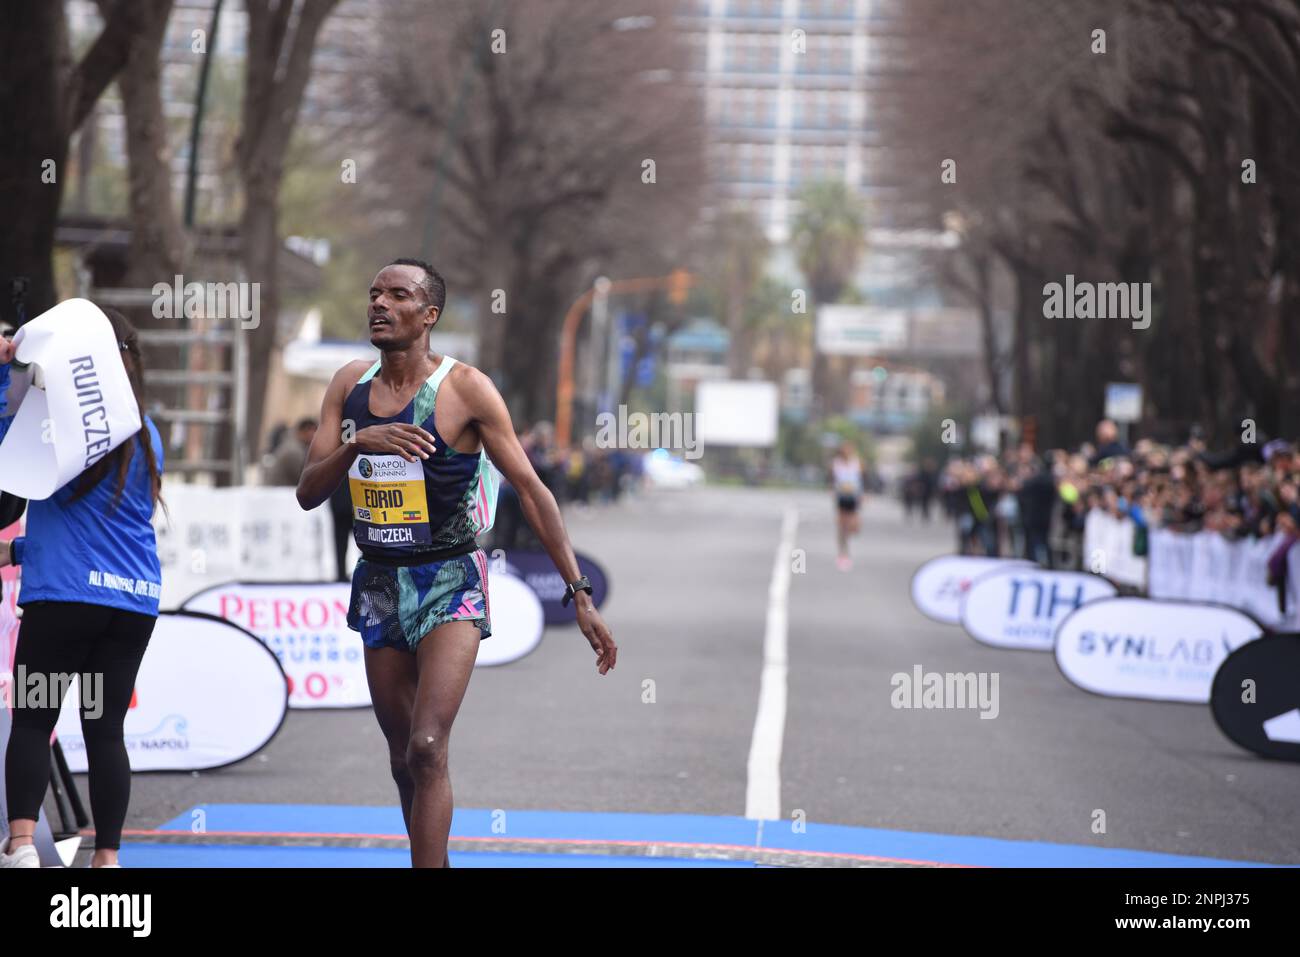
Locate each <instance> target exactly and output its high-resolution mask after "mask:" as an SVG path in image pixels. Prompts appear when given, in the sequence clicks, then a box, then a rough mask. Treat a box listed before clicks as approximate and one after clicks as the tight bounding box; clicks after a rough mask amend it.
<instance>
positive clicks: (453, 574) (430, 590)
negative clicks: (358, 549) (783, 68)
mask: <svg viewBox="0 0 1300 957" xmlns="http://www.w3.org/2000/svg"><path fill="white" fill-rule="evenodd" d="M487 577H488V576H487V556H486V555H484V554H483V550H482V549H481V548H480V549H477V550H476V551H473V552H469V553H468V554H465V555H457V556H455V557H454V558H447V559H444V560H442V561H437V562H430V563H429V564H427V565H407V566H393V565H380V564H378V563H377V562H368V561H366V560H365V559H364V558H363V559H361V560H360V561H359V562H357V567H356V570H355V571H354V572H353V573H352V599H351V601H350V602H349V604H348V627H349V628H351V629H352V630H353V631H359V632H361V641H362V642H363V643H364V644H365V646H366V647H367V648H397V649H400V650H402V651H409V652H412V653H414V652H415V650H416V648H417V647H419V644H420V639H421V638H423V637H424V636H425V635H427V634H428V633H429V632H430V631H432V630H433V629H434V628H436V627H437V626H438V625H442V624H445V623H446V622H449V621H462V620H465V621H473V622H475V623H476V624H477V625H478V630H479V638H480V639H483V638H487V637H488V636H489V635H491V634H492V622H491V619H490V618H489V608H488V583H487Z"/></svg>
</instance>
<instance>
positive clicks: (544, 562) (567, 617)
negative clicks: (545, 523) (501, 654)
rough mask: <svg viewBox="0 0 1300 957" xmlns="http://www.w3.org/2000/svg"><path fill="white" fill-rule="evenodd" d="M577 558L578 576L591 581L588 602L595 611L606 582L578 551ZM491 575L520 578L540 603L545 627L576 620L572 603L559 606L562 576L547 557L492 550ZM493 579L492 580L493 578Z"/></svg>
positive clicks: (605, 591) (529, 551)
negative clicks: (498, 574) (507, 574)
mask: <svg viewBox="0 0 1300 957" xmlns="http://www.w3.org/2000/svg"><path fill="white" fill-rule="evenodd" d="M574 557H576V558H577V559H578V573H579V575H580V576H581V575H586V576H587V578H589V579H590V580H591V601H592V604H594V605H595V606H596V607H597V608H600V607H601V605H603V604H604V603H605V598H606V597H607V596H608V595H609V579H608V578H607V577H606V575H605V570H604V569H603V568H601V567H600V566H599V565H597V564H596V563H595V562H594V561H592V560H591V559H590V558H588V557H587V556H586V555H583V554H581V553H580V552H575V553H574ZM491 570H492V571H491V573H492V574H494V575H495V574H496V573H497V572H498V571H507V572H509V573H510V574H512V575H515V576H517V577H519V578H522V579H523V580H524V582H526V583H527V585H528V587H529V588H531V589H532V590H533V591H535V592H536V593H537V597H538V598H539V599H541V602H542V613H543V615H544V616H545V621H546V624H547V625H548V626H549V625H569V624H573V623H574V622H576V621H577V620H578V612H577V609H576V607H575V606H574V603H573V602H569V606H568V607H567V608H566V607H564V606H563V605H562V604H560V599H562V598H563V597H564V588H565V585H566V584H567V583H566V582H565V580H564V576H563V575H561V574H560V573H559V572H557V571H556V570H555V563H554V562H552V561H551V556H549V555H547V554H546V552H544V551H539V550H535V549H512V550H511V551H508V552H507V551H504V550H503V549H499V548H497V549H493V551H492V561H491ZM494 580H495V579H494Z"/></svg>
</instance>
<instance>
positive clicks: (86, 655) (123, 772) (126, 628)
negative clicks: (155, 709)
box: [5, 601, 158, 850]
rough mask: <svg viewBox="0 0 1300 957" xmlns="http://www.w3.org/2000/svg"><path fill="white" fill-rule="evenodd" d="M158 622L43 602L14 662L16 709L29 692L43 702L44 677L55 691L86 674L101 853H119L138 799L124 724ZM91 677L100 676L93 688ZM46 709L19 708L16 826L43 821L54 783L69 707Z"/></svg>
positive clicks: (27, 608)
mask: <svg viewBox="0 0 1300 957" xmlns="http://www.w3.org/2000/svg"><path fill="white" fill-rule="evenodd" d="M157 621H158V619H157V617H156V616H154V615H142V614H139V613H138V612H132V611H122V610H121V609H118V608H110V607H109V606H107V605H87V604H83V603H82V602H71V601H35V602H29V603H27V604H25V605H24V606H23V618H22V625H21V626H20V627H19V629H18V649H17V651H16V653H15V654H14V703H15V705H17V704H18V703H19V695H21V694H23V688H24V686H25V687H26V688H27V689H28V693H27V697H28V698H34V697H35V694H34V693H33V688H34V686H35V685H36V681H37V679H35V677H34V676H36V675H41V676H43V678H41V679H39V680H42V681H44V682H45V685H44V687H45V688H47V689H48V688H58V687H60V686H59V685H57V684H55V683H54V681H55V680H56V679H55V678H53V677H51V676H59V675H72V674H78V675H81V676H82V677H81V686H82V688H83V689H87V688H88V689H89V691H90V697H89V698H88V697H87V691H86V690H83V691H82V692H81V701H80V702H79V705H80V711H81V731H82V734H83V736H84V737H85V739H86V763H87V767H88V769H89V772H90V812H91V814H92V815H93V816H94V819H95V849H96V850H99V849H102V848H112V849H114V850H116V849H117V847H118V845H119V844H120V843H121V840H122V825H123V823H124V822H125V821H126V806H127V803H128V802H129V801H130V799H131V763H130V760H129V759H128V758H127V754H126V744H125V742H124V741H123V739H122V722H123V720H124V719H125V717H126V711H127V708H128V707H129V706H130V704H131V694H132V691H133V690H134V688H135V676H136V673H137V672H138V671H139V670H140V661H141V660H142V659H143V658H144V651H145V648H146V647H147V646H148V644H149V637H150V636H151V635H152V634H153V627H154V625H155V624H156V623H157ZM19 669H22V670H21V671H20V670H19ZM87 675H90V676H92V677H91V679H90V681H89V682H88V681H87V679H86V676H87ZM101 676H102V677H101ZM101 682H102V684H101ZM51 697H53V696H51ZM38 703H39V702H38ZM44 703H45V704H46V705H47V707H15V708H14V712H13V733H12V734H11V735H10V737H9V750H8V751H7V752H6V753H5V787H6V794H7V798H8V801H9V820H10V821H14V820H17V819H19V818H27V819H31V820H35V819H36V817H37V815H38V814H39V813H40V809H41V803H42V802H43V801H44V800H45V789H46V788H47V787H48V786H49V783H50V733H51V732H52V731H53V730H54V725H55V722H57V721H58V719H59V708H60V705H61V703H62V702H59V701H53V700H48V699H47V700H46V701H45V702H44ZM87 703H89V704H90V708H89V713H87V710H88V709H87V708H86V704H87Z"/></svg>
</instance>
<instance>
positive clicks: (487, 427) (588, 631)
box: [458, 367, 618, 675]
mask: <svg viewBox="0 0 1300 957" xmlns="http://www.w3.org/2000/svg"><path fill="white" fill-rule="evenodd" d="M466 372H467V373H468V375H466V376H465V378H464V379H463V380H462V381H463V385H461V387H460V389H459V390H458V391H460V393H461V395H462V396H464V398H465V401H466V403H467V405H468V406H469V410H470V420H471V422H472V424H473V425H474V428H475V430H476V431H477V432H478V436H479V439H480V440H481V441H482V442H483V450H484V451H485V452H487V455H488V458H490V459H491V460H492V463H493V464H494V465H495V466H496V467H497V468H498V469H500V470H501V474H502V475H504V476H505V477H506V480H507V481H508V482H509V483H510V484H511V485H512V486H514V489H515V491H516V492H517V493H518V495H519V504H520V507H521V508H522V509H523V513H524V518H526V519H527V520H528V524H529V525H531V526H532V528H533V531H535V532H536V533H537V537H538V538H540V539H541V540H542V545H543V546H544V547H545V548H546V553H547V554H548V555H550V556H551V561H552V562H554V563H555V567H556V570H558V571H559V573H560V574H561V575H562V576H563V577H564V580H565V581H566V582H572V581H576V580H577V579H578V578H579V577H580V576H581V575H582V572H581V570H580V569H579V568H578V559H577V558H576V557H575V556H574V554H573V546H572V545H571V544H570V543H569V536H568V533H567V532H566V531H565V529H564V517H563V516H562V515H561V514H560V507H559V505H557V504H556V502H555V496H554V495H552V494H551V491H550V489H548V488H547V487H546V486H545V485H544V484H543V483H542V480H541V479H540V478H538V476H537V472H536V471H534V469H533V466H532V463H531V462H529V461H528V456H527V454H526V453H525V452H524V450H523V446H521V445H520V444H519V439H518V437H517V436H516V435H515V428H514V425H513V423H511V421H510V411H509V410H508V409H507V408H506V404H505V401H504V400H503V399H502V398H501V393H499V392H498V391H497V388H496V386H495V385H493V384H492V380H491V379H489V378H488V377H487V376H486V375H484V374H483V373H482V372H480V371H479V370H477V369H474V368H472V367H467V368H466ZM573 601H574V605H575V607H576V608H577V611H578V627H579V628H580V629H581V630H582V633H583V635H584V636H585V637H586V639H587V641H588V642H589V643H590V645H591V647H592V649H593V650H594V651H595V652H596V669H597V670H598V671H599V672H600V673H601V674H602V675H603V674H605V673H606V672H607V671H609V669H611V668H613V667H614V663H615V661H616V660H617V658H618V646H617V645H615V644H614V638H613V636H612V635H611V634H610V632H609V628H608V627H606V625H605V622H604V621H603V620H602V619H601V617H600V612H598V611H596V606H595V605H594V604H593V603H592V600H591V596H590V595H588V594H587V593H586V592H585V591H580V592H578V593H577V594H576V595H575V596H574V598H573Z"/></svg>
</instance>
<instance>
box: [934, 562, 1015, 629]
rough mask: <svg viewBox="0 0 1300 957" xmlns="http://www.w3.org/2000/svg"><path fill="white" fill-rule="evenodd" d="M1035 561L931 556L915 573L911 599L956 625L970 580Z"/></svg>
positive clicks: (938, 619)
mask: <svg viewBox="0 0 1300 957" xmlns="http://www.w3.org/2000/svg"><path fill="white" fill-rule="evenodd" d="M1032 564H1033V563H1032V562H1027V561H1025V560H1024V559H1020V558H988V557H985V556H983V555H942V556H940V557H939V558H932V559H930V561H928V562H926V563H925V564H924V565H922V566H921V567H920V568H918V569H917V570H916V574H915V575H913V576H912V603H913V604H914V605H916V608H917V611H919V612H920V613H921V614H923V615H925V616H926V617H928V618H933V619H934V620H935V621H941V622H943V623H944V624H948V625H955V624H958V623H959V622H960V621H961V596H962V595H963V594H965V592H966V589H967V588H969V587H970V586H971V582H973V581H974V580H975V579H977V578H979V577H980V576H981V575H987V574H988V573H989V572H991V571H993V570H994V569H997V568H1011V567H1012V566H1024V565H1032Z"/></svg>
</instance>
